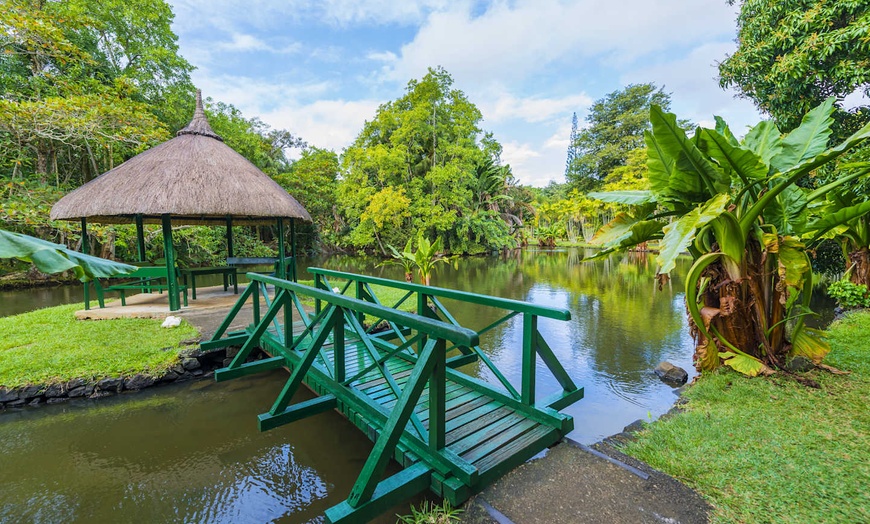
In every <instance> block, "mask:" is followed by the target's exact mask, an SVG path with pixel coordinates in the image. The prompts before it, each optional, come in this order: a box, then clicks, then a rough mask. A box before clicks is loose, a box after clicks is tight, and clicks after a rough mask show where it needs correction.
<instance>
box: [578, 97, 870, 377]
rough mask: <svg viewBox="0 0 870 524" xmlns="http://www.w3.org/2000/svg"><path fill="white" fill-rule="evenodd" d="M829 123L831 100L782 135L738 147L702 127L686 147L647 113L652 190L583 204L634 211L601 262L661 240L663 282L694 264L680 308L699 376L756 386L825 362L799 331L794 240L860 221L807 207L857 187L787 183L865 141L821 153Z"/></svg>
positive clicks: (764, 128) (660, 115)
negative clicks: (759, 380) (708, 373)
mask: <svg viewBox="0 0 870 524" xmlns="http://www.w3.org/2000/svg"><path fill="white" fill-rule="evenodd" d="M832 112H833V100H832V99H828V100H827V101H825V102H824V103H823V104H822V105H820V106H818V107H816V108H815V109H813V110H812V111H810V112H809V113H807V115H805V116H804V118H803V120H802V122H801V125H800V126H799V127H798V128H796V129H794V130H793V131H792V132H791V133H788V134H782V133H781V132H780V130H779V129H778V128H777V126H776V124H774V123H773V122H770V121H764V122H761V123H759V124H758V125H756V126H755V127H753V128H752V129H751V130H750V131H749V132H748V133H747V134H746V136H745V137H744V138H743V139H742V140H738V139H737V138H736V137H735V136H734V135H733V133H732V132H731V130H730V129H729V128H728V126H727V124H726V123H725V122H724V121H722V120H721V119H719V118H717V119H716V128H715V129H706V128H700V127H699V128H697V129H696V130H695V132H694V134H693V136H692V137H691V138H689V137H688V136H687V135H686V132H685V131H684V130H683V129H682V128H681V127H680V125H679V124H678V122H677V119H676V116H675V115H673V114H670V113H667V112H665V111H664V110H663V109H662V108H661V107H658V106H653V107H652V109H651V110H650V122H651V124H652V130H651V131H649V132H647V133H646V135H645V141H646V145H647V156H648V161H647V165H648V168H649V181H650V190H648V191H643V190H640V191H639V190H628V191H614V192H609V193H593V194H591V195H590V196H593V197H596V198H598V199H600V200H602V201H606V202H613V203H620V204H626V205H632V206H634V207H633V208H632V211H630V212H623V213H620V214H618V215H617V216H616V217H615V218H614V220H613V221H611V222H610V223H609V224H607V225H606V226H605V227H603V228H602V229H601V230H600V231H599V233H598V234H597V235H596V238H595V241H596V242H597V243H598V244H600V245H601V246H602V247H603V248H604V249H603V251H602V252H601V253H600V254H599V256H602V255H605V254H607V253H610V252H613V251H619V250H623V249H626V248H629V247H632V246H636V245H638V244H641V243H643V242H646V241H649V240H658V241H659V242H660V250H661V251H660V254H659V256H658V258H657V264H658V267H659V278H660V281H664V280H665V279H666V278H667V275H668V273H670V271H671V270H673V269H674V266H675V263H676V260H677V257H678V256H679V255H680V254H681V253H683V252H685V251H688V252H689V253H690V254H691V256H692V258H693V260H694V264H693V265H692V267H691V269H690V270H689V272H688V275H687V278H686V305H687V309H688V311H689V315H690V318H691V328H692V334H693V335H694V337H695V341H696V348H695V361H696V365H697V367H698V368H699V369H701V370H709V369H714V368H716V367H718V366H719V365H720V364H725V365H728V366H731V367H732V368H734V369H737V370H738V371H741V372H743V373H746V374H749V375H756V374H759V373H770V372H772V370H773V369H775V368H777V367H780V366H781V365H782V364H784V361H785V360H786V358H787V357H789V356H793V355H797V354H800V355H804V356H806V357H809V358H811V359H812V360H814V361H818V360H820V359H821V358H822V357H823V356H824V354H825V353H826V352H827V345H826V343H825V342H824V341H823V340H822V339H821V338H820V336H819V334H818V332H816V331H814V330H812V329H810V328H807V327H806V326H805V325H804V317H805V316H806V315H809V314H812V312H811V311H810V310H809V307H808V304H809V299H810V294H811V292H812V278H811V265H810V260H809V258H808V254H807V248H806V244H805V243H804V241H803V238H805V237H811V238H815V237H818V236H819V235H821V234H823V233H825V232H827V231H829V230H831V229H832V228H834V227H837V226H838V225H840V224H842V223H845V222H847V221H848V220H850V219H854V218H855V217H856V216H857V214H858V213H859V211H861V209H859V208H854V207H853V208H850V211H849V212H846V213H843V214H841V215H835V216H825V217H821V218H817V219H813V218H812V217H811V215H810V212H809V210H808V205H809V204H810V203H811V202H814V201H817V200H820V199H822V198H825V197H826V196H827V195H829V194H832V192H833V191H836V190H837V189H838V188H839V187H841V186H843V185H844V184H845V183H847V182H848V181H849V180H851V179H854V178H856V177H857V176H858V175H856V174H855V173H852V174H848V175H843V176H842V177H840V178H838V179H837V180H836V181H834V182H831V183H829V184H827V185H825V186H823V187H821V188H818V189H816V190H814V191H810V190H808V189H803V188H801V187H799V186H798V185H797V184H796V183H797V182H798V181H799V180H801V179H803V178H804V177H807V176H808V175H810V174H811V173H812V172H813V171H814V170H816V169H819V168H821V167H822V166H825V165H826V164H828V163H830V162H832V161H833V160H835V159H836V158H837V157H838V156H840V155H842V154H843V153H844V152H846V151H848V150H850V149H852V148H853V147H855V146H857V145H859V144H860V143H861V142H862V141H863V140H864V139H866V138H867V137H868V136H870V125H867V126H865V127H864V128H862V129H861V130H859V131H858V132H856V133H855V134H854V135H852V136H851V137H849V138H848V139H846V140H845V141H843V142H842V143H840V144H838V145H837V146H835V147H832V148H828V147H827V143H828V139H829V137H830V135H831V126H832V123H833V118H832V116H831V115H832ZM859 174H860V173H859ZM868 210H870V208H868V209H864V210H863V212H864V213H866V212H867V211H868ZM802 237H803V238H802ZM790 323H791V324H793V325H792V326H791V327H790ZM789 327H790V328H789Z"/></svg>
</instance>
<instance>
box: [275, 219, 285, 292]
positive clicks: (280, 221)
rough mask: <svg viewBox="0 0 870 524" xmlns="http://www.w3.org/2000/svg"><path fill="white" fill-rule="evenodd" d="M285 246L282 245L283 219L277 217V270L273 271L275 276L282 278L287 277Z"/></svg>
mask: <svg viewBox="0 0 870 524" xmlns="http://www.w3.org/2000/svg"><path fill="white" fill-rule="evenodd" d="M284 252H285V247H284V219H283V218H280V217H279V218H278V271H276V272H275V276H276V277H278V278H280V279H282V280H284V279H286V278H287V262H286V259H285V258H284V257H285V256H286V255H285V253H284Z"/></svg>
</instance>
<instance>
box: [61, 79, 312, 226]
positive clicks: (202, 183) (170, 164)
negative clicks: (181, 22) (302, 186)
mask: <svg viewBox="0 0 870 524" xmlns="http://www.w3.org/2000/svg"><path fill="white" fill-rule="evenodd" d="M164 214H169V215H171V216H172V222H173V223H174V224H223V223H225V221H226V219H227V217H232V218H233V223H234V224H239V225H242V224H273V223H274V219H275V218H279V217H283V218H297V219H302V220H306V221H311V216H310V215H309V214H308V211H306V210H305V208H304V207H302V205H301V204H299V202H297V201H296V199H295V198H293V197H292V196H290V195H289V194H288V193H287V191H285V190H284V189H283V188H282V187H281V186H279V185H278V184H277V183H276V182H275V181H274V180H272V179H271V178H269V176H268V175H266V174H265V173H263V172H262V171H260V170H259V169H258V168H257V167H256V166H254V164H252V163H250V162H249V161H248V160H247V159H245V158H244V157H243V156H242V155H240V154H238V153H236V152H235V151H233V150H232V149H231V148H230V147H229V146H227V145H226V144H224V142H223V140H222V139H221V137H219V136H218V135H217V133H215V132H214V131H213V130H212V128H211V126H209V124H208V120H207V119H206V117H205V112H203V109H202V97H201V95H200V92H199V90H197V92H196V111H195V112H194V115H193V120H191V121H190V124H188V125H187V127H185V128H184V129H182V130H181V131H179V132H178V133H177V136H176V137H175V138H173V139H171V140H168V141H166V142H164V143H162V144H160V145H158V146H156V147H153V148H151V149H149V150H147V151H145V152H143V153H140V154H139V155H136V156H135V157H133V158H131V159H130V160H127V161H126V162H124V163H123V164H121V165H119V166H118V167H116V168H114V169H112V170H111V171H108V172H106V173H104V174H102V175H100V176H98V177H97V178H95V179H94V180H91V181H90V182H88V183H87V184H85V185H83V186H81V187H80V188H78V189H76V190H74V191H72V192H70V193H69V194H67V195H66V196H64V197H63V198H61V199H60V200H59V201H58V202H57V203H56V204H55V205H54V207H52V209H51V219H52V220H78V219H80V218H82V217H86V218H87V219H88V221H91V222H97V223H102V224H120V223H130V222H133V221H134V219H135V216H136V215H142V217H143V220H144V221H145V223H159V222H160V219H161V216H162V215H164Z"/></svg>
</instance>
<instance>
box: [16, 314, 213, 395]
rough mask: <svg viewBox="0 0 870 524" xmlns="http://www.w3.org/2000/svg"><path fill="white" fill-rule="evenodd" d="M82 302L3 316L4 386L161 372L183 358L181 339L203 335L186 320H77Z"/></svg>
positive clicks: (155, 374) (158, 373) (153, 374)
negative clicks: (173, 323) (165, 323)
mask: <svg viewBox="0 0 870 524" xmlns="http://www.w3.org/2000/svg"><path fill="white" fill-rule="evenodd" d="M82 307H83V306H82V304H72V305H67V306H57V307H50V308H45V309H40V310H38V311H32V312H30V313H24V314H21V315H15V316H11V317H4V318H0V386H7V387H18V386H22V385H25V384H45V383H56V382H64V381H67V380H70V379H73V378H94V379H100V378H103V377H107V376H108V377H115V376H119V375H133V374H136V373H144V374H148V375H152V376H158V375H160V374H162V372H165V371H166V370H167V369H168V368H169V367H171V366H172V365H173V364H174V363H176V362H177V360H178V349H179V343H180V342H181V341H182V340H186V339H189V338H192V337H196V336H198V333H197V331H196V329H195V328H194V327H193V326H191V325H190V324H188V323H187V322H183V323H182V325H181V326H179V327H177V328H174V329H165V328H161V327H160V324H161V322H162V321H160V320H154V319H119V320H76V319H75V317H74V316H73V313H74V312H75V311H76V310H79V309H81V308H82Z"/></svg>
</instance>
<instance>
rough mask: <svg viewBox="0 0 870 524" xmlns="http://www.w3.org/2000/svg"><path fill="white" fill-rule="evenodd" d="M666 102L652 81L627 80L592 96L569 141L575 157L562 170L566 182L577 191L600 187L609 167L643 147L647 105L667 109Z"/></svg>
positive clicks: (647, 125) (647, 126) (619, 163)
mask: <svg viewBox="0 0 870 524" xmlns="http://www.w3.org/2000/svg"><path fill="white" fill-rule="evenodd" d="M670 102H671V98H670V95H669V94H668V93H665V92H664V91H663V90H662V89H661V88H657V87H656V85H655V84H653V83H646V84H631V85H628V86H626V87H625V88H623V89H620V90H617V91H614V92H612V93H610V94H608V95H607V96H605V97H604V98H602V99H600V100H596V101H595V103H594V104H593V105H592V107H591V108H590V109H589V114H588V115H587V116H586V124H587V125H586V127H585V128H584V129H583V130H582V131H581V132H580V134H579V135H578V137H577V140H576V142H575V144H573V145H574V146H576V158H575V160H574V164H573V166H570V167H569V169H568V170H567V173H566V178H567V181H568V183H569V184H571V185H572V186H573V187H574V188H575V189H578V190H580V191H581V192H587V191H593V190H595V189H598V188H600V187H601V185H602V184H603V183H604V180H605V179H606V178H607V176H608V175H609V174H610V172H611V171H613V169H615V168H617V167H619V166H623V165H625V163H626V159H627V158H628V153H629V152H630V151H632V150H635V149H638V148H640V147H643V132H644V131H645V130H647V129H649V109H650V106H651V105H652V104H657V105H659V106H661V107H663V108H665V110H667V109H668V108H669V107H670Z"/></svg>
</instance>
